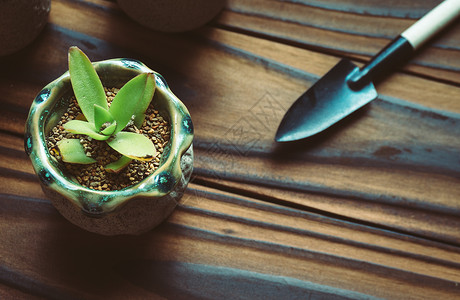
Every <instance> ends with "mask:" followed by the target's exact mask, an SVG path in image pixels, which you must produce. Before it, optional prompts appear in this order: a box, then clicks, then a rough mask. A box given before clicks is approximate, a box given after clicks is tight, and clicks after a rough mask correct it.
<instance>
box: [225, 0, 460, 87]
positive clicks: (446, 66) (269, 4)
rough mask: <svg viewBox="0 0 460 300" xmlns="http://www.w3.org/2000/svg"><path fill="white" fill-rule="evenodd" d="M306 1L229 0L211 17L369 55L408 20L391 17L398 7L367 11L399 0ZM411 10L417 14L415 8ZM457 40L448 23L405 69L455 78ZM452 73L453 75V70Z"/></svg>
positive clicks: (458, 32)
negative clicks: (360, 0)
mask: <svg viewBox="0 0 460 300" xmlns="http://www.w3.org/2000/svg"><path fill="white" fill-rule="evenodd" d="M311 2H312V1H310V2H309V1H307V2H299V1H295V2H284V1H283V2H280V1H265V0H263V1H262V0H260V1H258V2H257V5H254V3H253V2H252V1H246V0H234V1H230V2H229V5H228V7H227V9H228V10H226V11H225V12H224V13H222V14H221V15H220V16H219V18H218V20H217V23H218V24H219V25H221V26H224V28H227V29H232V30H237V31H242V32H244V33H246V34H253V35H257V36H262V37H265V38H268V39H275V40H281V41H283V42H284V43H290V44H292V45H296V46H301V47H304V48H308V49H314V50H317V51H321V52H329V53H332V54H336V55H340V56H348V57H350V56H351V57H356V55H360V56H362V55H364V56H366V57H368V58H369V57H370V56H372V55H374V54H376V53H377V52H378V51H379V50H380V49H382V48H383V47H384V46H385V45H386V44H387V43H389V41H390V40H391V39H393V38H394V37H395V36H397V35H398V34H399V33H401V32H402V31H404V29H405V28H408V27H409V26H410V24H412V23H413V22H414V20H408V19H401V18H394V17H391V15H398V16H399V15H400V14H404V13H402V11H401V13H386V14H381V13H378V12H376V13H375V14H374V12H373V9H374V10H375V9H377V10H379V9H384V10H387V11H391V12H397V11H398V9H400V8H401V9H402V10H404V5H405V4H406V5H407V3H404V2H399V3H396V4H394V5H391V4H390V3H388V4H387V2H385V4H380V5H375V6H371V5H372V4H368V5H366V4H363V6H362V7H361V8H360V9H357V10H356V9H355V10H354V9H353V5H349V6H347V5H343V3H342V4H338V5H336V6H330V5H327V4H326V5H324V4H323V3H317V2H316V1H314V2H315V3H311ZM422 5H424V7H423V8H421V11H423V13H424V12H426V11H428V10H429V9H430V8H431V7H432V6H434V5H435V3H431V4H430V3H428V2H426V3H424V4H422ZM341 8H343V9H341ZM423 13H422V14H423ZM416 14H417V17H419V15H420V13H416ZM406 15H407V14H406ZM286 20H289V22H286ZM363 24H365V26H363ZM459 40H460V26H458V24H457V25H453V26H451V28H449V30H448V31H447V32H446V33H444V34H443V35H442V36H441V37H439V38H438V39H437V41H436V43H435V44H434V45H435V46H430V47H426V49H424V50H423V51H420V53H419V54H418V55H417V56H416V57H414V58H413V59H412V60H411V63H410V64H409V65H408V66H407V67H405V69H406V70H410V71H413V72H416V73H418V74H423V75H424V76H428V77H430V78H437V79H440V80H445V81H449V82H450V81H452V80H453V81H454V82H456V83H457V84H458V83H459V79H458V78H459V76H458V72H459V71H460V65H458V62H459V61H460V60H459V44H458V41H459ZM420 66H424V67H420ZM453 72H454V73H453ZM455 73H457V76H454V75H455Z"/></svg>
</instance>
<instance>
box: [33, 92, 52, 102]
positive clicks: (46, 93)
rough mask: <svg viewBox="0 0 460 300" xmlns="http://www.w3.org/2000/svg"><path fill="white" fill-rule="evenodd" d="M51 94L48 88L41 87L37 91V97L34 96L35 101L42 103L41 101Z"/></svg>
mask: <svg viewBox="0 0 460 300" xmlns="http://www.w3.org/2000/svg"><path fill="white" fill-rule="evenodd" d="M50 94H51V91H50V90H49V89H43V90H41V92H40V93H38V95H37V97H35V102H37V103H42V102H43V101H46V100H47V99H48V98H49V96H50Z"/></svg>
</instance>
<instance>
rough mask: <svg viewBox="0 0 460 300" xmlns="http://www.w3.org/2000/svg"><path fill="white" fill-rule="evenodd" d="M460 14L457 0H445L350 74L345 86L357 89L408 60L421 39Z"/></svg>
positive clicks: (429, 35)
mask: <svg viewBox="0 0 460 300" xmlns="http://www.w3.org/2000/svg"><path fill="white" fill-rule="evenodd" d="M459 15H460V0H445V1H443V2H442V3H441V4H439V5H438V6H436V7H435V8H434V9H432V10H431V11H430V12H429V13H427V14H426V15H425V16H424V17H422V18H421V19H420V20H418V21H417V22H416V23H414V24H413V25H412V26H411V27H409V28H408V29H406V30H405V31H404V32H403V33H401V35H399V36H398V37H396V38H395V39H394V40H393V41H392V42H391V43H390V44H388V45H387V46H386V47H385V48H384V49H382V50H381V51H380V52H379V53H378V54H377V55H376V56H374V57H373V58H372V60H371V61H370V62H369V63H368V64H366V65H365V66H364V67H363V68H362V69H357V70H356V71H355V72H353V73H352V74H350V76H349V79H348V81H347V82H348V85H349V86H350V87H351V88H352V89H355V90H358V89H360V88H361V87H363V86H365V85H366V84H368V83H369V82H372V81H373V80H374V79H375V78H376V77H377V76H379V75H381V74H382V73H384V72H386V71H387V70H389V69H391V68H393V67H396V66H397V65H399V64H400V63H402V62H403V61H405V60H407V59H408V58H409V57H410V56H411V55H412V54H413V52H414V51H415V50H416V49H418V48H419V47H420V46H421V45H422V44H423V43H424V42H426V41H427V40H429V39H430V38H431V37H433V36H434V35H436V34H437V33H438V32H439V31H441V30H442V29H443V28H445V27H446V26H447V25H448V24H449V23H450V22H452V21H453V20H454V19H455V18H457V17H458V16H459Z"/></svg>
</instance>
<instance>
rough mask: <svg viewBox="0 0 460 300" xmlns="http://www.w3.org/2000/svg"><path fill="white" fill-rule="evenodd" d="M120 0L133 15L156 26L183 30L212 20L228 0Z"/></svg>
mask: <svg viewBox="0 0 460 300" xmlns="http://www.w3.org/2000/svg"><path fill="white" fill-rule="evenodd" d="M118 4H119V5H120V7H121V9H122V10H123V11H124V12H125V13H126V14H127V15H128V16H129V17H130V18H132V19H133V20H135V21H136V22H138V23H140V24H142V25H144V26H147V27H149V28H151V29H153V30H157V31H163V32H182V31H188V30H192V29H195V28H198V27H200V26H202V25H204V24H206V23H207V22H209V21H210V20H211V19H212V18H214V17H215V16H216V15H217V14H218V13H219V12H220V11H221V9H222V8H223V7H224V4H225V0H118Z"/></svg>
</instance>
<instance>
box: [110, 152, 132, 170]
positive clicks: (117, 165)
mask: <svg viewBox="0 0 460 300" xmlns="http://www.w3.org/2000/svg"><path fill="white" fill-rule="evenodd" d="M131 161H132V158H129V157H127V156H124V155H123V156H122V157H121V158H120V159H119V160H117V161H114V162H113V163H110V164H108V165H106V166H105V167H104V169H105V170H106V171H107V172H109V173H118V172H120V171H121V170H123V168H125V167H126V166H127V165H129V163H130V162H131Z"/></svg>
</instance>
